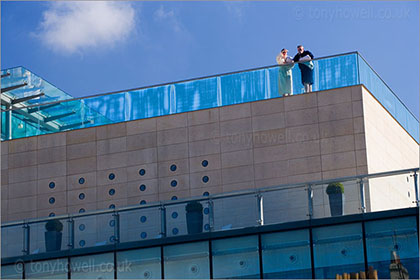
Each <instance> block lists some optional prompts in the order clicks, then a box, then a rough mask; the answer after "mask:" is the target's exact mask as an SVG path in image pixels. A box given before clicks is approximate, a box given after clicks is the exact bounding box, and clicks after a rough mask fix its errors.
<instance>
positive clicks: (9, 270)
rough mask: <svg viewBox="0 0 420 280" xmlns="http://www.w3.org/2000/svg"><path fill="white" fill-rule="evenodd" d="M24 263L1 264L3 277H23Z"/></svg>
mask: <svg viewBox="0 0 420 280" xmlns="http://www.w3.org/2000/svg"><path fill="white" fill-rule="evenodd" d="M22 272H23V263H16V264H12V265H2V266H1V276H2V278H3V279H23V276H22Z"/></svg>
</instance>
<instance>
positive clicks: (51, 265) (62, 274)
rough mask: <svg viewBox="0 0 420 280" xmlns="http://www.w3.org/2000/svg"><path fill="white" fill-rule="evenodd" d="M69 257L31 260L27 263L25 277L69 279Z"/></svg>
mask: <svg viewBox="0 0 420 280" xmlns="http://www.w3.org/2000/svg"><path fill="white" fill-rule="evenodd" d="M67 264H68V262H67V259H55V260H49V261H40V262H29V263H26V264H25V278H31V279H67V278H68V277H67V276H68V267H67Z"/></svg>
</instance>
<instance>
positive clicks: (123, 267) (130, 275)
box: [117, 247, 162, 279]
mask: <svg viewBox="0 0 420 280" xmlns="http://www.w3.org/2000/svg"><path fill="white" fill-rule="evenodd" d="M160 261H161V258H160V247H154V248H147V249H139V250H129V251H122V252H117V278H118V279H160V278H162V276H161V270H160V268H161V266H160Z"/></svg>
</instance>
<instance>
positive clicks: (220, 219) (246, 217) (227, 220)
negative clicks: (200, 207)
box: [213, 194, 259, 230]
mask: <svg viewBox="0 0 420 280" xmlns="http://www.w3.org/2000/svg"><path fill="white" fill-rule="evenodd" d="M213 205H214V210H213V212H214V230H228V229H232V228H243V227H250V226H256V225H257V220H259V216H258V210H257V197H256V195H255V194H249V195H241V196H235V197H227V198H220V199H214V200H213Z"/></svg>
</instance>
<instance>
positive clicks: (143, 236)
mask: <svg viewBox="0 0 420 280" xmlns="http://www.w3.org/2000/svg"><path fill="white" fill-rule="evenodd" d="M140 237H141V238H142V239H145V238H146V237H147V233H145V232H144V231H143V232H142V233H141V234H140Z"/></svg>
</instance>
